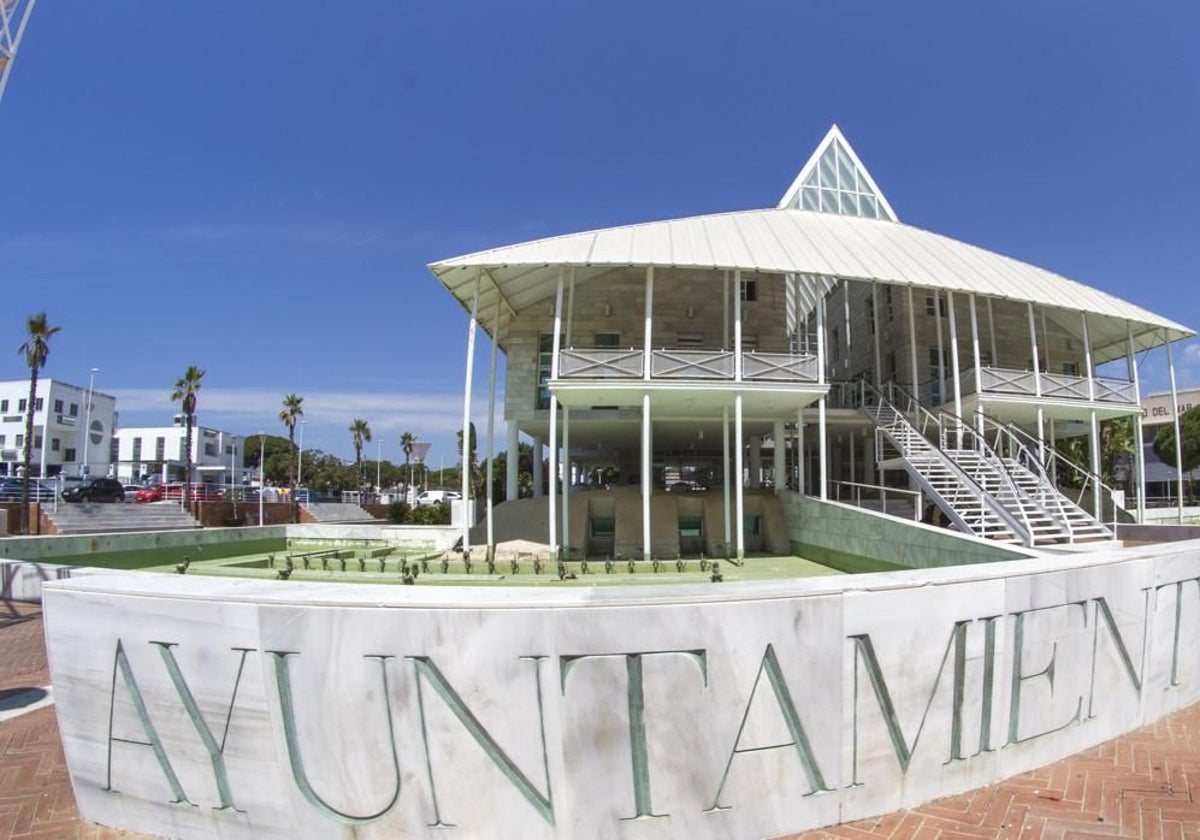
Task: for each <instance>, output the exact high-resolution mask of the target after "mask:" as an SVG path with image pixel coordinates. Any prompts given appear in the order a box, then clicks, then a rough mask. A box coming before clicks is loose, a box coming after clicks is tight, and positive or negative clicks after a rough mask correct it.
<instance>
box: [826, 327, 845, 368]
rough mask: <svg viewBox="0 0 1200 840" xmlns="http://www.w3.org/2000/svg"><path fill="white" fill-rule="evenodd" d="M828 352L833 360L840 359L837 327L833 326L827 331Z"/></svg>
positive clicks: (840, 352)
mask: <svg viewBox="0 0 1200 840" xmlns="http://www.w3.org/2000/svg"><path fill="white" fill-rule="evenodd" d="M829 345H830V346H829V352H830V354H831V355H832V356H833V360H834V361H835V362H836V361H840V360H841V358H842V340H841V333H840V332H838V328H837V327H834V328H833V329H832V330H830V331H829Z"/></svg>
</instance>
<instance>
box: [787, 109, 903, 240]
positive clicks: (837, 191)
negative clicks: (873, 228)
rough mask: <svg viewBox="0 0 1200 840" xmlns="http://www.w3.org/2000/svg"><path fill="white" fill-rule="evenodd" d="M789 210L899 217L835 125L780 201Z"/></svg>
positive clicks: (880, 217)
mask: <svg viewBox="0 0 1200 840" xmlns="http://www.w3.org/2000/svg"><path fill="white" fill-rule="evenodd" d="M779 206H780V207H781V208H785V209H789V210H813V211H815V212H818V213H833V214H836V215H839V216H862V217H864V218H868V219H886V220H888V221H892V222H895V221H898V220H897V218H896V214H895V213H894V212H893V211H892V207H891V205H890V204H888V201H887V199H886V198H884V196H883V193H882V192H880V190H879V187H878V186H877V185H876V184H875V180H874V179H873V178H872V177H871V174H870V173H869V172H867V168H866V167H865V166H863V164H862V161H861V160H859V159H858V155H856V154H855V153H854V150H853V149H852V148H851V147H850V144H849V143H848V142H847V141H846V138H845V137H843V136H842V133H841V131H839V130H838V127H837V126H836V125H835V126H833V127H832V128H831V129H829V133H828V134H826V135H825V139H824V140H822V141H821V144H820V145H819V146H817V150H816V151H815V152H813V154H812V157H810V158H809V159H808V163H806V164H804V168H803V169H801V170H800V175H799V176H798V177H797V178H796V180H795V182H794V183H793V184H792V186H791V188H790V189H789V190H788V191H787V193H786V194H785V195H784V197H783V199H782V200H781V201H780V202H779Z"/></svg>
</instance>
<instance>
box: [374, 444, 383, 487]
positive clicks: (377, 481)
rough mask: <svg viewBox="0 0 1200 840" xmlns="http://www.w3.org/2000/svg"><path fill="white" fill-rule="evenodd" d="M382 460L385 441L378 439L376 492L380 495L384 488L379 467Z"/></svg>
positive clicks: (376, 447)
mask: <svg viewBox="0 0 1200 840" xmlns="http://www.w3.org/2000/svg"><path fill="white" fill-rule="evenodd" d="M382 462H383V441H380V440H377V441H375V493H376V495H378V494H379V491H381V490H382V489H383V487H382V486H381V485H380V483H379V468H380V467H381V466H382Z"/></svg>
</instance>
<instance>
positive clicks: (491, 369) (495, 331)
mask: <svg viewBox="0 0 1200 840" xmlns="http://www.w3.org/2000/svg"><path fill="white" fill-rule="evenodd" d="M499 344H500V294H499V292H498V291H497V293H496V313H495V317H494V319H493V321H492V354H491V359H490V360H489V362H488V414H487V453H488V462H487V558H488V559H489V560H491V559H493V558H494V557H495V556H496V522H495V517H494V516H493V515H492V509H493V508H494V507H495V506H496V491H495V489H494V488H495V480H494V479H495V468H494V467H495V460H496V351H497V348H498V346H499Z"/></svg>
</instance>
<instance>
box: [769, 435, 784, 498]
mask: <svg viewBox="0 0 1200 840" xmlns="http://www.w3.org/2000/svg"><path fill="white" fill-rule="evenodd" d="M773 434H774V436H775V465H774V469H773V470H772V472H773V473H774V474H775V495H776V496H782V495H783V488H784V487H786V486H787V430H786V428H785V427H784V425H783V420H782V419H779V420H776V421H775V430H774V433H773Z"/></svg>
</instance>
